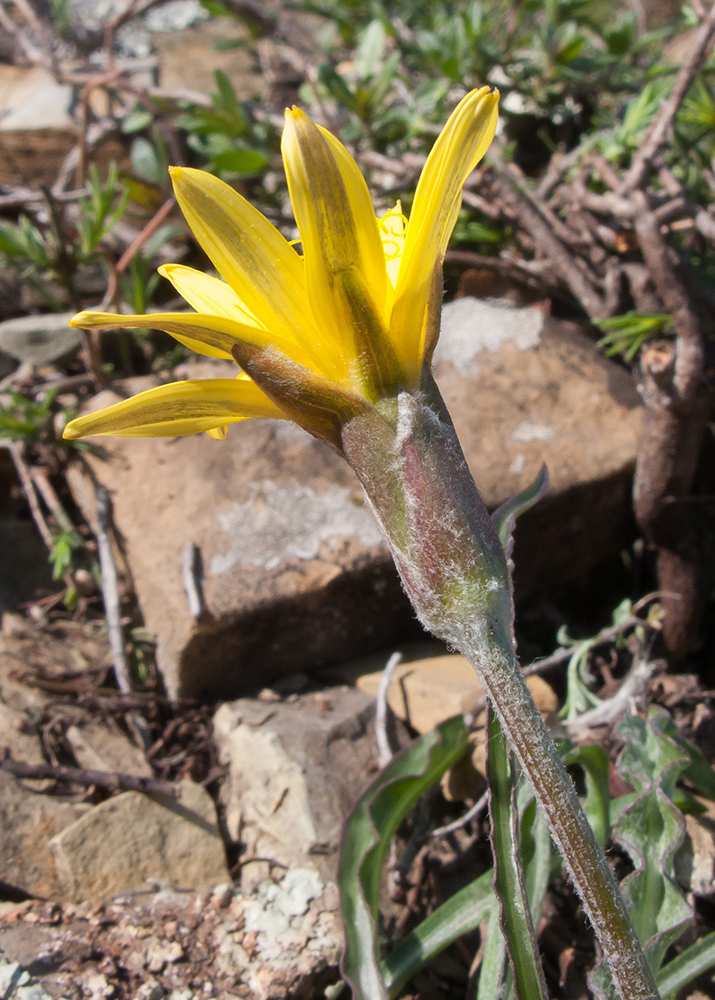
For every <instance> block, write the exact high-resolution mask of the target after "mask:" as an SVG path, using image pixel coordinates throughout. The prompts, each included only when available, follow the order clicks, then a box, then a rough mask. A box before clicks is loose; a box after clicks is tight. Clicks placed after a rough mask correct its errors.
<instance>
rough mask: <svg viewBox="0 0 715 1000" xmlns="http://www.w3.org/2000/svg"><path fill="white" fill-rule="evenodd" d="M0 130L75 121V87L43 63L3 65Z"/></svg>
mask: <svg viewBox="0 0 715 1000" xmlns="http://www.w3.org/2000/svg"><path fill="white" fill-rule="evenodd" d="M0 88H1V89H0V111H1V112H2V114H1V115H0V132H11V131H15V130H17V129H21V130H26V129H37V128H56V127H63V126H67V125H71V124H72V119H71V117H70V114H69V109H70V105H71V104H72V87H71V86H70V85H69V84H65V83H58V82H57V80H56V79H55V77H54V76H53V74H52V73H51V72H50V71H49V70H48V69H45V68H44V67H42V66H29V67H28V66H7V65H0Z"/></svg>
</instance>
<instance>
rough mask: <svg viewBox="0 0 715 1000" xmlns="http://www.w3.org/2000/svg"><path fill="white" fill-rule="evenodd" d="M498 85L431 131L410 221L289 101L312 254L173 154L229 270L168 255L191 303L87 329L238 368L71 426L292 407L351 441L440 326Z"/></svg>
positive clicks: (294, 192)
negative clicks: (383, 207) (141, 337)
mask: <svg viewBox="0 0 715 1000" xmlns="http://www.w3.org/2000/svg"><path fill="white" fill-rule="evenodd" d="M498 99H499V95H498V93H497V92H492V91H491V90H490V89H489V87H482V88H481V89H480V90H474V91H472V92H471V93H470V94H468V95H467V96H466V97H465V98H464V99H463V100H462V101H461V102H460V104H459V105H458V106H457V108H456V109H455V110H454V112H453V113H452V115H451V116H450V118H449V121H448V122H447V124H446V126H445V127H444V129H443V130H442V133H441V134H440V136H439V137H438V139H437V141H436V142H435V144H434V146H433V148H432V151H431V152H430V155H429V157H428V158H427V162H426V164H425V167H424V169H423V171H422V175H421V177H420V180H419V183H418V185H417V191H416V192H415V197H414V203H413V208H412V214H411V216H410V219H409V221H407V220H406V219H405V218H404V216H403V215H402V213H401V207H400V205H399V203H398V205H397V206H396V208H395V210H394V211H391V212H387V213H386V214H385V215H383V216H382V218H380V219H378V218H376V217H375V212H374V209H373V207H372V202H371V200H370V193H369V191H368V188H367V184H366V183H365V180H364V178H363V176H362V174H361V173H360V170H359V168H358V166H357V164H356V163H355V161H354V160H353V159H352V157H351V156H350V154H349V153H348V151H347V150H346V149H345V147H344V146H343V145H342V144H341V143H340V142H338V140H337V139H336V138H335V137H334V136H333V135H331V134H330V132H327V131H326V130H325V129H324V128H321V127H320V126H319V125H315V124H314V123H313V122H312V121H311V120H310V118H308V116H307V115H305V114H304V113H303V112H302V111H300V110H298V109H297V108H294V109H293V110H292V111H287V112H286V124H285V130H284V133H283V143H282V152H283V161H284V164H285V170H286V175H287V178H288V188H289V191H290V197H291V201H292V203H293V210H294V212H295V218H296V222H297V224H298V229H299V231H300V242H301V244H302V250H303V256H300V255H299V254H298V253H297V252H296V250H295V249H294V248H293V247H292V246H291V244H290V243H288V242H287V240H285V239H284V237H283V236H282V235H281V234H280V233H279V232H278V230H277V229H276V228H275V227H274V226H273V225H272V224H271V223H270V222H269V221H268V220H267V219H266V218H265V217H264V216H263V215H261V213H260V212H259V211H258V210H257V209H255V208H254V207H253V206H252V205H250V204H249V202H247V201H246V199H245V198H243V197H241V195H240V194H238V193H237V192H236V191H234V190H233V188H231V187H229V185H228V184H225V183H224V182H223V181H220V180H218V178H216V177H213V176H212V175H211V174H207V173H204V172H203V171H201V170H191V169H188V168H180V167H174V168H172V170H171V177H172V181H173V185H174V191H175V193H176V197H177V200H178V202H179V206H180V207H181V210H182V212H183V213H184V215H185V217H186V220H187V222H188V223H189V225H190V226H191V229H192V230H193V232H194V235H195V236H196V239H197V240H198V241H199V243H200V244H201V246H202V247H203V249H204V251H205V252H206V254H207V255H208V257H209V259H210V260H211V262H212V263H213V265H214V267H215V268H216V270H217V271H218V273H219V274H220V275H221V276H222V277H223V278H224V281H221V280H220V279H219V278H214V277H211V276H209V275H207V274H203V273H202V272H200V271H196V270H194V269H192V268H189V267H184V266H182V265H180V264H169V265H166V266H164V267H162V268H160V271H161V273H162V274H163V275H164V277H166V278H168V279H169V281H170V282H171V283H172V284H173V285H174V287H175V288H176V290H177V291H178V292H179V293H180V294H181V295H182V296H183V298H184V299H186V301H187V302H188V304H189V305H190V306H191V308H192V309H193V310H195V311H194V312H182V313H153V314H151V315H148V316H117V315H116V314H108V313H95V312H82V313H79V314H78V315H77V316H75V317H74V319H73V320H72V325H73V326H78V327H81V328H84V329H108V328H111V327H116V326H123V327H147V326H149V327H152V328H154V329H157V330H164V331H165V332H166V333H169V334H171V335H172V336H173V337H175V339H176V340H178V341H179V342H180V343H182V344H184V345H186V346H187V347H189V348H191V349H192V350H194V351H197V352H198V353H200V354H204V355H208V356H210V357H222V358H231V357H233V358H234V359H235V360H236V361H237V362H238V364H239V365H240V367H241V369H242V372H241V374H240V375H239V376H238V378H237V379H207V380H201V381H196V382H176V383H173V384H171V385H165V386H161V387H160V388H158V389H150V390H149V391H148V392H143V393H140V394H139V395H138V396H135V397H133V398H132V399H128V400H126V401H123V402H121V403H117V404H116V405H115V406H110V407H108V408H107V409H105V410H100V411H99V412H97V413H92V414H88V415H87V416H83V417H79V418H78V419H76V420H72V421H71V422H70V423H69V424H68V425H67V427H66V428H65V432H64V436H65V437H66V438H78V437H84V436H86V435H89V434H117V435H124V436H137V437H154V436H162V435H163V436H171V437H173V436H175V435H178V434H193V433H196V432H198V431H208V432H209V433H210V434H212V436H214V437H222V436H223V434H224V428H225V426H226V425H227V424H230V423H234V422H235V421H237V420H242V419H245V418H246V417H256V416H264V417H282V418H288V419H292V420H295V421H297V422H298V423H299V424H301V425H302V426H304V427H305V428H306V429H308V430H309V431H311V433H313V434H317V435H318V436H321V437H323V438H325V439H327V440H329V441H332V442H333V443H334V444H337V445H338V446H339V439H340V427H341V425H342V424H343V423H345V422H346V421H347V420H349V419H350V418H351V417H352V416H354V415H355V414H356V413H358V412H360V410H361V409H363V408H364V407H365V406H366V405H369V404H370V403H374V402H376V401H378V400H379V399H381V398H384V397H386V396H390V395H393V394H395V393H396V392H398V391H399V390H400V389H412V388H416V387H417V385H418V383H419V379H420V373H421V371H422V370H423V368H424V366H429V364H430V361H431V357H432V352H433V351H434V347H435V344H436V341H437V336H438V333H439V316H440V309H441V298H442V263H443V260H444V254H445V251H446V249H447V244H448V242H449V238H450V236H451V234H452V229H453V228H454V223H455V221H456V219H457V214H458V212H459V209H460V206H461V200H462V187H463V185H464V182H465V180H466V179H467V177H468V176H469V174H470V173H471V172H472V170H473V169H474V168H475V166H476V165H477V163H478V162H479V161H480V160H481V158H482V157H483V155H484V153H485V152H486V150H487V148H488V146H489V144H490V142H491V140H492V137H493V135H494V130H495V127H496V120H497V106H498Z"/></svg>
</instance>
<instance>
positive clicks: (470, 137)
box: [390, 87, 499, 377]
mask: <svg viewBox="0 0 715 1000" xmlns="http://www.w3.org/2000/svg"><path fill="white" fill-rule="evenodd" d="M498 104H499V93H498V91H495V92H493V93H492V92H491V91H490V89H489V87H482V88H481V89H480V90H473V91H472V92H471V93H470V94H467V96H466V97H465V98H464V99H463V100H462V101H460V103H459V104H458V105H457V107H456V108H455V110H454V111H453V112H452V114H451V115H450V118H449V120H448V122H447V124H446V125H445V127H444V129H443V130H442V132H441V134H440V135H439V137H438V139H437V141H436V142H435V144H434V146H433V147H432V151H431V152H430V154H429V156H428V158H427V162H426V163H425V166H424V169H423V171H422V175H421V176H420V180H419V183H418V185H417V190H416V192H415V198H414V202H413V206H412V213H411V215H410V221H409V224H408V226H407V235H406V237H405V245H404V250H403V255H402V262H401V265H400V269H399V273H398V276H397V287H396V290H395V304H394V306H393V310H392V316H391V319H390V330H391V333H392V336H393V338H395V339H400V340H401V341H402V342H403V343H406V344H408V345H409V356H410V362H409V367H410V372H411V375H412V377H416V372H417V370H418V369H419V366H420V363H421V361H422V358H423V355H424V353H425V350H426V344H425V330H426V327H427V325H428V317H427V316H426V311H427V303H428V300H429V298H430V294H431V291H432V286H433V281H434V275H435V269H436V268H441V266H442V261H443V259H444V254H445V251H446V249H447V244H448V243H449V238H450V236H451V235H452V230H453V229H454V224H455V222H456V221H457V215H458V214H459V209H460V206H461V204H462V187H463V186H464V182H465V181H466V179H467V177H468V176H469V175H470V173H471V172H472V170H474V168H475V167H476V165H477V164H478V163H479V161H480V160H481V158H482V157H483V156H484V154H485V153H486V151H487V149H488V148H489V144H490V143H491V141H492V139H493V137H494V130H495V129H496V123H497V114H498ZM429 325H432V326H434V324H429Z"/></svg>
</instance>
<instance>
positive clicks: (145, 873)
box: [50, 781, 228, 901]
mask: <svg viewBox="0 0 715 1000" xmlns="http://www.w3.org/2000/svg"><path fill="white" fill-rule="evenodd" d="M178 790H179V795H178V797H177V798H176V799H172V798H168V797H164V796H152V797H151V798H150V797H149V796H145V795H141V794H139V793H138V792H124V793H122V794H121V795H117V796H116V797H114V798H111V799H108V800H107V801H106V802H102V803H101V805H98V806H95V807H94V808H93V809H91V810H90V811H89V812H88V813H87V814H86V815H85V816H83V817H82V819H81V820H79V821H78V822H76V823H73V824H72V826H70V827H68V828H67V829H66V830H64V831H63V832H62V833H61V834H60V835H59V836H57V837H55V838H53V840H52V842H51V845H50V846H51V849H52V852H53V854H54V857H55V863H56V865H57V871H58V875H59V877H60V879H61V880H62V882H63V884H64V887H65V892H66V898H69V899H72V900H75V901H80V900H103V899H108V898H110V897H111V896H114V895H117V894H119V893H121V892H125V891H127V890H129V889H136V888H139V887H141V886H142V885H144V883H145V882H146V881H147V879H156V880H158V881H160V882H167V883H168V884H169V885H170V886H172V887H174V888H176V889H193V888H200V887H203V886H207V887H208V886H212V885H216V884H217V883H219V882H225V881H226V880H227V878H228V870H227V868H226V859H225V855H224V850H223V842H222V840H221V836H220V834H219V829H218V823H217V820H216V813H215V810H214V805H213V802H212V801H211V797H210V796H209V794H208V792H206V791H205V790H204V789H203V788H202V787H201V786H200V785H196V784H194V783H193V782H191V781H183V782H181V784H180V785H179V786H178Z"/></svg>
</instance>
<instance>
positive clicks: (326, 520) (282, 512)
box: [211, 481, 382, 575]
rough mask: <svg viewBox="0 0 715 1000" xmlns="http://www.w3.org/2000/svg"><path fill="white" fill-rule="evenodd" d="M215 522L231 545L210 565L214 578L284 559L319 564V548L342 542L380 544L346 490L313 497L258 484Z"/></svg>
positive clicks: (306, 490) (301, 489)
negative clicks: (354, 541)
mask: <svg viewBox="0 0 715 1000" xmlns="http://www.w3.org/2000/svg"><path fill="white" fill-rule="evenodd" d="M216 516H217V518H218V521H219V524H220V525H221V527H222V528H223V530H224V531H225V532H226V533H227V534H228V535H229V537H230V541H229V547H228V550H227V551H226V552H225V553H223V554H222V555H217V556H214V557H213V559H212V560H211V573H213V574H214V575H220V574H221V573H225V572H226V571H227V570H229V569H231V568H232V567H233V566H235V565H237V564H243V565H247V566H262V567H263V568H264V569H267V570H273V569H275V568H276V567H277V566H279V565H280V564H281V563H282V562H284V561H286V560H288V559H304V560H309V559H317V558H318V557H319V554H320V547H321V545H322V544H327V545H328V546H335V545H337V544H338V542H339V541H341V540H344V539H346V538H355V539H357V540H358V541H359V542H360V543H361V544H362V545H364V546H373V545H379V544H380V542H381V541H382V534H381V532H380V529H379V527H378V526H377V524H376V522H375V519H374V517H373V515H372V514H371V512H370V510H369V509H368V508H367V507H365V506H363V505H362V504H358V503H356V502H355V499H354V494H353V491H352V490H351V489H350V488H349V487H346V486H334V485H333V486H328V488H327V489H326V490H325V491H324V492H323V493H316V492H315V490H313V489H311V487H309V486H302V485H297V486H288V487H284V486H277V485H276V484H275V483H273V482H271V481H266V482H262V483H257V484H255V485H254V486H253V487H252V489H251V493H250V495H249V498H248V500H246V502H245V503H234V504H232V506H231V507H230V509H229V510H227V511H220V512H218V513H217V515H216Z"/></svg>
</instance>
